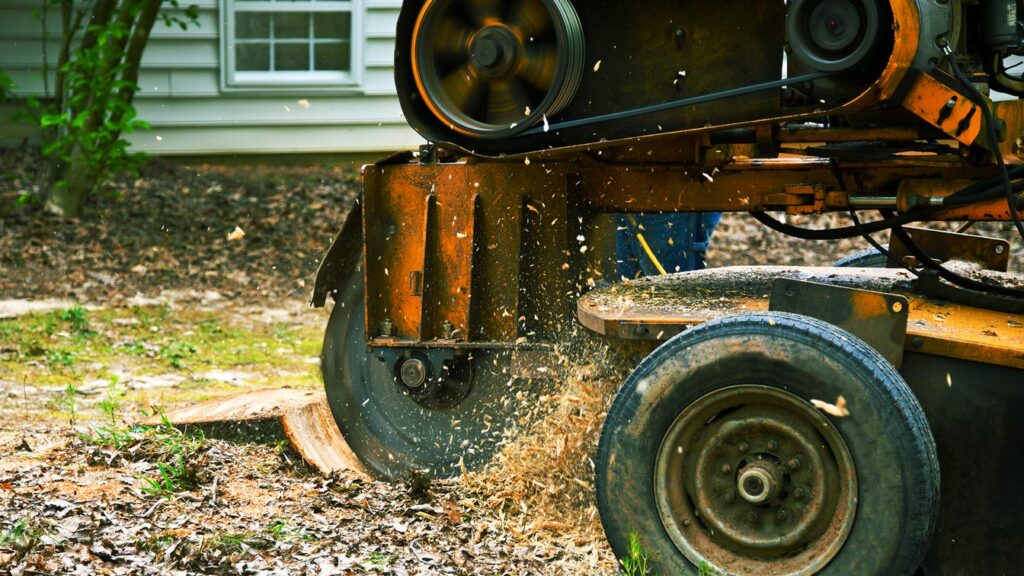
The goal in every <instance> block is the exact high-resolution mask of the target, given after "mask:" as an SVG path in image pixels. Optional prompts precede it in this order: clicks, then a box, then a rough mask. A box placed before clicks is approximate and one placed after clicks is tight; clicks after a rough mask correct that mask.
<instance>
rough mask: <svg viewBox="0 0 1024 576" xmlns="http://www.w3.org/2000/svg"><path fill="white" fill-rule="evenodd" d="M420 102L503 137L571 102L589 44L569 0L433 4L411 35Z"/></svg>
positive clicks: (468, 129)
mask: <svg viewBox="0 0 1024 576" xmlns="http://www.w3.org/2000/svg"><path fill="white" fill-rule="evenodd" d="M412 54H413V58H412V69H413V75H414V78H415V81H416V87H417V90H418V92H419V95H420V97H422V98H423V101H424V103H425V104H426V105H427V107H428V108H429V109H430V111H431V112H432V113H433V114H434V115H435V116H436V117H437V118H438V119H440V120H441V121H442V122H443V123H444V124H445V125H448V126H450V127H451V129H452V130H455V131H457V132H459V133H461V134H465V135H469V136H473V137H476V138H503V137H507V136H510V135H513V134H517V133H519V132H522V131H524V130H526V129H528V128H530V127H532V126H536V125H537V124H539V123H541V122H542V121H543V120H544V119H545V118H550V117H552V116H554V115H556V114H558V112H560V111H561V110H562V109H564V108H565V106H566V105H567V104H569V102H570V101H571V100H572V98H573V97H574V96H575V94H576V90H577V88H578V87H579V83H580V78H581V76H582V74H583V66H584V40H583V30H582V27H581V25H580V20H579V17H578V16H577V14H576V10H575V9H574V8H573V7H572V4H570V3H569V1H568V0H516V1H513V2H503V1H501V0H427V2H426V3H425V4H424V5H423V8H422V10H421V11H420V13H419V17H418V19H417V21H416V26H415V29H414V32H413V38H412Z"/></svg>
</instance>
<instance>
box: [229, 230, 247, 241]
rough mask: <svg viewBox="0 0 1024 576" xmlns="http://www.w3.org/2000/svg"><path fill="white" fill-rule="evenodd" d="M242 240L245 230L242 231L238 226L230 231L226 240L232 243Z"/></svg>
mask: <svg viewBox="0 0 1024 576" xmlns="http://www.w3.org/2000/svg"><path fill="white" fill-rule="evenodd" d="M242 238H245V230H242V229H241V228H240V227H238V226H235V229H234V230H232V231H231V233H230V234H228V240H230V241H232V242H234V241H236V240H241V239H242Z"/></svg>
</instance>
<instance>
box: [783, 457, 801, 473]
mask: <svg viewBox="0 0 1024 576" xmlns="http://www.w3.org/2000/svg"><path fill="white" fill-rule="evenodd" d="M786 466H788V467H789V469H790V470H799V469H800V461H799V460H797V459H796V458H793V459H792V460H790V461H789V462H786Z"/></svg>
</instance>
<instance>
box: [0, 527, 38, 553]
mask: <svg viewBox="0 0 1024 576" xmlns="http://www.w3.org/2000/svg"><path fill="white" fill-rule="evenodd" d="M45 535H46V532H45V530H43V528H42V526H40V525H39V524H38V523H36V521H35V520H34V519H33V518H29V517H22V518H18V519H17V520H14V522H13V523H12V524H11V527H10V528H8V529H7V530H4V531H3V532H2V533H0V548H7V549H10V550H14V552H15V554H16V555H17V557H19V558H20V557H24V555H25V554H28V553H29V552H31V551H32V549H33V548H35V547H36V546H37V545H38V544H39V541H40V540H41V539H42V538H43V536H45Z"/></svg>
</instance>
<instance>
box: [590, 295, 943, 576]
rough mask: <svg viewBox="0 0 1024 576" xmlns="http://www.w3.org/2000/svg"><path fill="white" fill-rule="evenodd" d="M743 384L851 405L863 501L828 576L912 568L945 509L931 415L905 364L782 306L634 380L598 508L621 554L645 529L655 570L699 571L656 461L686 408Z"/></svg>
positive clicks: (686, 348)
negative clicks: (674, 535) (680, 537)
mask: <svg viewBox="0 0 1024 576" xmlns="http://www.w3.org/2000/svg"><path fill="white" fill-rule="evenodd" d="M738 384H760V385H766V386H773V387H776V388H780V389H782V390H786V391H788V392H790V393H793V394H796V395H797V396H800V397H801V398H803V399H805V400H810V399H812V398H818V399H828V401H830V402H834V401H835V399H836V398H837V397H838V396H840V395H842V396H843V397H844V398H845V399H846V400H847V403H848V406H849V410H850V412H851V414H850V416H849V417H846V418H832V417H828V418H829V420H830V421H831V422H832V423H833V425H834V426H835V427H836V429H837V430H838V431H839V432H840V434H841V435H842V437H843V438H844V440H845V441H846V443H847V446H848V447H849V450H850V454H851V456H852V458H853V462H854V466H855V467H856V469H857V479H858V493H859V501H858V505H857V512H856V516H855V518H854V525H853V527H852V530H851V531H850V534H849V536H848V538H847V540H846V542H845V544H844V546H843V547H842V549H840V550H839V552H838V553H837V555H836V556H835V557H834V558H833V559H832V561H831V562H830V563H829V564H828V565H826V566H825V568H824V569H823V570H822V571H820V572H819V574H827V575H836V576H839V575H842V576H847V575H850V574H857V575H858V576H881V575H887V576H888V575H894V576H902V575H907V574H913V573H914V571H915V569H916V568H917V566H918V564H920V562H921V561H922V559H923V558H924V556H925V553H926V551H927V548H928V542H929V539H930V538H931V535H932V533H933V531H934V529H935V522H936V518H937V513H938V504H939V464H938V458H937V455H936V450H935V441H934V439H933V437H932V433H931V430H930V428H929V427H928V423H927V421H926V420H925V415H924V411H923V410H922V408H921V406H920V404H918V402H917V399H916V398H915V397H914V395H913V393H912V392H911V391H910V388H909V387H908V386H907V384H906V382H904V380H903V378H902V377H901V376H900V375H899V373H897V372H896V370H895V368H893V366H892V365H891V364H889V363H888V362H887V361H885V359H884V358H882V356H881V355H879V354H878V352H876V351H875V350H874V349H872V348H871V347H869V346H868V345H867V344H865V343H864V342H863V341H862V340H860V339H859V338H856V337H855V336H853V335H852V334H850V333H848V332H846V331H844V330H841V329H839V328H837V327H835V326H832V325H830V324H826V323H824V322H821V321H818V320H815V319H812V318H807V317H804V316H799V315H796V314H789V313H780V312H766V313H756V314H745V315H737V316H731V317H726V318H722V319H719V320H715V321H712V322H709V323H706V324H703V325H700V326H697V327H695V328H692V329H690V330H688V331H686V332H683V333H681V334H678V335H676V336H675V337H673V338H672V339H670V340H668V341H667V342H665V344H663V345H662V346H660V347H659V348H658V349H657V350H655V351H654V352H653V353H652V354H651V355H650V356H648V357H647V358H645V359H644V360H643V362H641V363H640V365H639V366H638V367H637V368H636V370H635V371H634V372H633V373H632V374H631V375H630V376H629V378H628V379H627V380H626V383H625V385H624V386H623V388H622V389H621V390H620V391H619V393H618V395H617V396H616V398H615V401H614V403H613V405H612V407H611V409H610V411H609V412H608V417H607V420H606V421H605V424H604V427H603V428H602V431H601V439H600V444H599V447H598V455H597V467H596V484H597V501H598V510H599V511H600V514H601V520H602V522H603V524H604V529H605V534H606V535H607V537H608V541H609V542H610V543H611V545H612V549H613V550H614V551H615V554H616V555H617V556H618V557H620V558H622V557H625V556H626V555H627V554H628V549H629V548H628V542H629V533H630V531H636V532H637V533H638V535H639V537H640V540H641V542H642V544H643V545H644V547H645V548H646V549H647V550H648V551H649V554H650V566H651V574H672V575H683V574H697V568H696V567H695V566H693V565H692V564H691V563H690V562H689V561H688V560H687V559H686V558H685V557H684V556H683V555H682V553H680V552H679V550H678V549H677V547H676V546H675V545H674V544H673V542H672V540H671V539H670V538H669V536H668V534H667V532H666V531H665V529H664V527H663V526H662V523H661V519H660V517H659V515H658V510H657V507H656V504H655V498H654V489H653V486H654V476H653V470H654V466H655V460H656V456H657V454H658V450H659V447H660V444H661V440H662V438H663V437H664V435H665V433H666V431H667V430H668V428H669V426H670V425H671V424H672V422H673V421H674V420H675V418H676V417H677V416H678V415H679V413H680V412H681V411H682V409H683V408H684V407H686V406H688V405H690V404H691V403H692V402H694V401H695V400H697V399H698V398H700V397H702V396H704V395H705V394H707V393H709V392H711V391H713V390H716V389H721V388H724V387H728V386H733V385H738Z"/></svg>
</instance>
